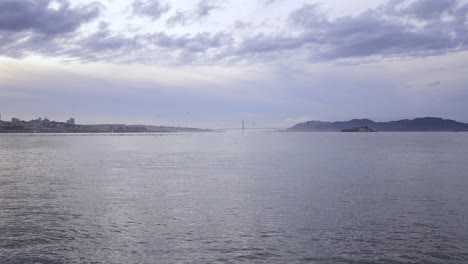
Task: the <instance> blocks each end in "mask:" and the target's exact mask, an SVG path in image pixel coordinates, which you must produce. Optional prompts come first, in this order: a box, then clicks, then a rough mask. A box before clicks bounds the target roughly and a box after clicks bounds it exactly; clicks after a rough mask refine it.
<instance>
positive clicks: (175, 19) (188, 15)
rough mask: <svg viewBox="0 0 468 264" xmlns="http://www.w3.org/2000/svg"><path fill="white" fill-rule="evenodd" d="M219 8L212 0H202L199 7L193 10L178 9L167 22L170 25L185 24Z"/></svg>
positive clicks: (206, 15) (200, 18) (198, 19)
mask: <svg viewBox="0 0 468 264" xmlns="http://www.w3.org/2000/svg"><path fill="white" fill-rule="evenodd" d="M217 8H219V6H218V5H216V4H215V3H214V1H212V0H201V1H200V2H198V4H197V7H196V8H195V9H194V10H191V11H181V10H177V11H176V13H175V14H174V15H173V16H171V17H169V18H168V19H167V21H166V23H167V24H168V25H169V26H175V25H181V26H185V25H188V24H191V23H194V22H197V21H200V20H202V19H203V18H205V17H208V16H209V15H210V14H211V12H212V11H213V10H215V9H217Z"/></svg>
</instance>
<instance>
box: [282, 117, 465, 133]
mask: <svg viewBox="0 0 468 264" xmlns="http://www.w3.org/2000/svg"><path fill="white" fill-rule="evenodd" d="M285 131H286V132H375V131H379V132H437V131H439V132H444V131H447V132H448V131H454V132H458V131H468V124H467V123H462V122H458V121H454V120H451V119H443V118H438V117H421V118H415V119H403V120H398V121H389V122H376V121H373V120H370V119H352V120H349V121H336V122H324V121H308V122H304V123H299V124H296V125H294V126H292V127H290V128H288V129H286V130H285Z"/></svg>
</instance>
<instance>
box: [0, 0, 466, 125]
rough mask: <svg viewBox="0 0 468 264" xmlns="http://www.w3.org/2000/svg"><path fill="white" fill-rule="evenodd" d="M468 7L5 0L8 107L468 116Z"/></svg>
mask: <svg viewBox="0 0 468 264" xmlns="http://www.w3.org/2000/svg"><path fill="white" fill-rule="evenodd" d="M467 17H468V1H465V0H458V1H457V0H440V1H431V0H379V1H370V0H357V1H352V2H351V1H340V0H333V1H313V0H311V1H302V0H292V1H279V0H276V1H275V0H257V1H247V0H241V1H239V0H229V1H221V0H201V1H188V0H179V1H164V0H132V1H119V0H101V1H94V0H61V1H53V0H41V1H39V0H28V1H16V0H4V1H0V43H1V45H0V113H1V118H2V120H8V119H11V118H12V117H18V118H20V119H26V120H30V119H35V118H37V117H38V116H47V117H49V118H50V119H55V120H66V119H68V118H70V117H74V118H76V119H77V121H78V120H79V123H85V124H99V123H103V122H111V123H125V124H148V125H168V126H169V125H173V124H182V125H184V126H188V127H202V128H203V127H208V128H217V127H233V126H236V127H238V126H240V124H241V122H242V120H245V124H246V126H254V125H255V126H262V127H269V126H271V127H289V126H291V125H294V124H297V123H300V122H304V121H308V120H323V121H329V120H330V121H335V120H349V119H352V118H370V119H373V120H377V121H390V120H398V119H405V118H415V117H425V116H436V117H442V118H448V119H454V120H457V121H461V122H468V109H467V107H466V106H467V105H468V87H467V85H466V84H467V83H468V74H467V73H468V67H467V66H466V61H467V60H468V37H467V36H468V18H467Z"/></svg>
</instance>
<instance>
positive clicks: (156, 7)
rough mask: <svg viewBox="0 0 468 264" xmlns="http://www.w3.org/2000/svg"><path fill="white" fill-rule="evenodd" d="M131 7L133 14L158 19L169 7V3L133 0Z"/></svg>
mask: <svg viewBox="0 0 468 264" xmlns="http://www.w3.org/2000/svg"><path fill="white" fill-rule="evenodd" d="M132 8H133V14H135V15H143V16H147V17H150V18H151V19H152V20H158V19H159V18H161V16H162V15H163V14H165V13H167V12H168V11H169V10H170V9H171V7H170V5H169V4H162V3H161V2H160V1H158V0H135V1H134V2H133V4H132Z"/></svg>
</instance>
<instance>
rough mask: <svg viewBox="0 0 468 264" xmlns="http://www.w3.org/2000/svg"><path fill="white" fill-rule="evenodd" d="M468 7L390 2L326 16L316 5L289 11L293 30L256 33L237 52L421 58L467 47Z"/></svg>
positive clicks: (445, 1)
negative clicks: (358, 11) (355, 12)
mask: <svg viewBox="0 0 468 264" xmlns="http://www.w3.org/2000/svg"><path fill="white" fill-rule="evenodd" d="M467 14H468V5H460V4H458V1H456V0H440V1H431V0H417V1H414V2H410V1H405V0H392V1H390V2H389V3H388V4H386V5H383V6H380V7H378V8H376V9H372V10H368V11H366V12H364V13H362V14H360V15H358V16H348V17H340V18H336V19H330V18H329V17H328V16H327V15H326V14H324V13H323V12H321V10H320V6H319V5H304V6H303V7H301V8H299V9H297V10H295V11H293V12H292V13H291V14H290V16H289V23H290V25H291V27H292V29H293V30H294V31H293V33H289V34H281V35H275V34H273V35H266V34H263V33H259V34H257V35H255V36H253V37H250V38H247V39H245V40H244V41H243V43H242V44H241V45H240V47H239V49H238V56H243V55H247V54H250V55H255V56H258V55H261V54H262V53H269V52H282V51H283V52H287V51H289V52H293V51H297V50H299V49H303V50H306V51H308V52H309V53H310V54H311V55H310V56H311V58H312V59H313V60H333V59H340V58H353V57H368V56H425V55H438V54H445V53H447V52H453V51H459V50H466V49H467V48H468V37H467V36H468V30H467V26H466V22H467Z"/></svg>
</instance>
